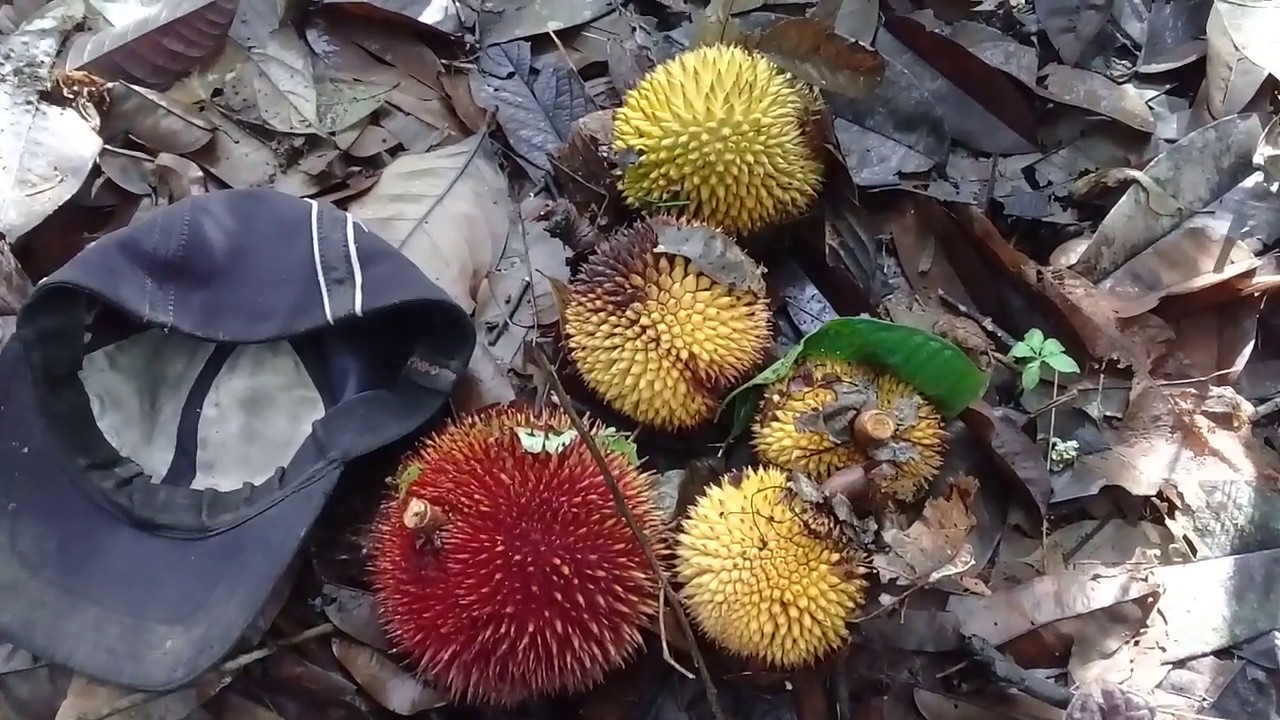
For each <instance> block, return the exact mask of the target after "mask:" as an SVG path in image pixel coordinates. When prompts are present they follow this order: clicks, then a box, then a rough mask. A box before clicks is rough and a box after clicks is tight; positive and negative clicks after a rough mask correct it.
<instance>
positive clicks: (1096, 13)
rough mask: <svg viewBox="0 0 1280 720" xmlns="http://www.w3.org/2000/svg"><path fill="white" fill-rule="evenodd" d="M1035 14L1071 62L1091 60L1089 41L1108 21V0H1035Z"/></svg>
mask: <svg viewBox="0 0 1280 720" xmlns="http://www.w3.org/2000/svg"><path fill="white" fill-rule="evenodd" d="M1035 9H1036V16H1037V17H1038V18H1039V19H1040V22H1041V23H1043V25H1044V29H1045V32H1046V33H1048V35H1049V40H1050V41H1051V42H1052V43H1053V46H1054V47H1055V48H1057V49H1058V54H1059V55H1061V56H1062V60H1063V61H1064V62H1066V63H1067V64H1068V65H1077V64H1083V63H1085V62H1087V61H1088V59H1089V58H1088V56H1087V54H1086V51H1087V50H1088V49H1089V46H1090V43H1092V42H1093V39H1094V38H1095V37H1096V36H1097V35H1098V33H1099V32H1100V31H1101V30H1102V28H1103V27H1105V26H1106V24H1107V18H1108V17H1109V16H1110V14H1111V3H1110V2H1108V0H1035Z"/></svg>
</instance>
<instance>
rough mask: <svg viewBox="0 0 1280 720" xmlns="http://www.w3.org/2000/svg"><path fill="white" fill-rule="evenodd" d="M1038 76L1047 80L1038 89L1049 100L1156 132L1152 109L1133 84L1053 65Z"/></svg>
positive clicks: (1067, 66)
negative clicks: (1120, 82) (1043, 76)
mask: <svg viewBox="0 0 1280 720" xmlns="http://www.w3.org/2000/svg"><path fill="white" fill-rule="evenodd" d="M1040 73H1041V75H1045V76H1046V77H1045V79H1044V87H1043V89H1041V88H1037V89H1038V90H1040V92H1041V94H1042V95H1044V96H1046V97H1048V98H1049V99H1051V100H1056V101H1057V102H1061V103H1065V104H1067V105H1074V106H1076V107H1080V108H1084V109H1086V110H1092V111H1094V112H1096V113H1099V114H1101V115H1105V116H1107V117H1109V118H1112V119H1113V120H1119V121H1120V122H1122V123H1124V124H1126V125H1129V126H1130V127H1133V128H1136V129H1138V130H1141V131H1142V132H1147V133H1149V132H1154V131H1155V129H1156V121H1155V119H1154V118H1153V117H1152V116H1151V108H1149V107H1147V103H1146V102H1145V101H1144V100H1143V99H1142V96H1141V95H1140V94H1139V93H1138V91H1137V90H1136V89H1135V88H1134V87H1133V86H1132V85H1120V84H1118V83H1116V82H1115V81H1113V80H1111V79H1110V78H1108V77H1106V76H1105V75H1099V74H1097V73H1094V72H1089V71H1088V70H1082V69H1080V68H1075V67H1071V66H1070V65H1059V64H1056V63H1051V64H1050V65H1048V66H1047V67H1045V68H1044V69H1043V70H1041V71H1040Z"/></svg>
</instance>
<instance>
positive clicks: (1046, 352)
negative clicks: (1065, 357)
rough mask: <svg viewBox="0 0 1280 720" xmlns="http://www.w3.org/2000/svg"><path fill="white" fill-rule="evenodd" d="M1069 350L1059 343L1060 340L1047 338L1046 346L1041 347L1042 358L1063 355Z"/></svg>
mask: <svg viewBox="0 0 1280 720" xmlns="http://www.w3.org/2000/svg"><path fill="white" fill-rule="evenodd" d="M1066 352H1067V349H1066V348H1065V347H1063V346H1062V343H1061V342H1058V338H1045V339H1044V344H1043V345H1041V346H1040V357H1049V356H1050V355H1062V354H1064V353H1066Z"/></svg>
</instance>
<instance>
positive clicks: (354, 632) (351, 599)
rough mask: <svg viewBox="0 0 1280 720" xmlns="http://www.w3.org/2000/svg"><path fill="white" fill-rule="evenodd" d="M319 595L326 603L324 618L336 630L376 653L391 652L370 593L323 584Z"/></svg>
mask: <svg viewBox="0 0 1280 720" xmlns="http://www.w3.org/2000/svg"><path fill="white" fill-rule="evenodd" d="M322 594H323V596H324V599H325V601H326V602H325V605H324V614H325V617H327V618H329V622H331V623H333V624H334V625H335V626H337V628H338V629H339V630H341V631H342V632H344V633H346V634H348V635H350V636H351V637H353V638H355V639H356V640H359V641H360V642H362V643H364V644H365V645H368V646H370V647H374V648H377V649H378V650H390V649H391V643H390V641H389V640H388V639H387V636H386V633H385V632H384V631H383V629H382V624H381V622H379V620H378V607H377V604H376V601H375V600H374V597H373V594H372V593H369V592H365V591H363V590H357V589H355V588H349V587H343V586H341V585H333V584H326V585H325V586H324V588H323V590H322Z"/></svg>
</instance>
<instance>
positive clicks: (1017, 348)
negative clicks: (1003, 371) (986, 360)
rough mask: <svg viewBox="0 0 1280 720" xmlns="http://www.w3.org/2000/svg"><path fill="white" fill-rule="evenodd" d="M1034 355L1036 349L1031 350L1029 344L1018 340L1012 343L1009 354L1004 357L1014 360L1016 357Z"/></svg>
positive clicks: (1031, 356) (1030, 356)
mask: <svg viewBox="0 0 1280 720" xmlns="http://www.w3.org/2000/svg"><path fill="white" fill-rule="evenodd" d="M1035 356H1036V351H1035V350H1032V349H1031V346H1030V345H1028V344H1026V343H1024V342H1022V341H1021V340H1019V341H1018V342H1016V343H1014V344H1013V347H1011V348H1009V354H1008V355H1006V356H1005V357H1008V358H1011V359H1014V360H1016V359H1018V358H1033V357H1035Z"/></svg>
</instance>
